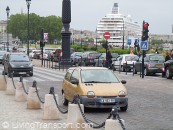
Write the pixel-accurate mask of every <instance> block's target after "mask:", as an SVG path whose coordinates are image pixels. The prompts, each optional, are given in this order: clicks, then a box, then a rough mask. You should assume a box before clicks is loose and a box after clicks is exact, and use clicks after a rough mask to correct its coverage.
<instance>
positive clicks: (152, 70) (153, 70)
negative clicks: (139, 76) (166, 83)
mask: <svg viewBox="0 0 173 130" xmlns="http://www.w3.org/2000/svg"><path fill="white" fill-rule="evenodd" d="M148 72H149V73H162V68H160V69H159V68H149V69H148Z"/></svg>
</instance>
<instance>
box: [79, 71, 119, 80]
mask: <svg viewBox="0 0 173 130" xmlns="http://www.w3.org/2000/svg"><path fill="white" fill-rule="evenodd" d="M81 82H83V83H87V82H93V83H94V82H99V83H119V80H118V78H117V77H116V76H115V74H114V73H113V72H112V71H110V70H105V69H103V70H95V69H93V70H81Z"/></svg>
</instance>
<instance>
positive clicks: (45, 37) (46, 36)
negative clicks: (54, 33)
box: [44, 33, 48, 41]
mask: <svg viewBox="0 0 173 130" xmlns="http://www.w3.org/2000/svg"><path fill="white" fill-rule="evenodd" d="M44 40H45V41H47V40H48V33H44Z"/></svg>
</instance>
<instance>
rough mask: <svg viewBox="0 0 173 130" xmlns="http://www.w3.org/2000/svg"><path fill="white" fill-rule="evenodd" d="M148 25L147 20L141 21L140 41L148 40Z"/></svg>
mask: <svg viewBox="0 0 173 130" xmlns="http://www.w3.org/2000/svg"><path fill="white" fill-rule="evenodd" d="M148 26H149V24H148V23H147V22H145V21H143V30H142V41H146V40H148V37H149V36H148V32H149V30H148Z"/></svg>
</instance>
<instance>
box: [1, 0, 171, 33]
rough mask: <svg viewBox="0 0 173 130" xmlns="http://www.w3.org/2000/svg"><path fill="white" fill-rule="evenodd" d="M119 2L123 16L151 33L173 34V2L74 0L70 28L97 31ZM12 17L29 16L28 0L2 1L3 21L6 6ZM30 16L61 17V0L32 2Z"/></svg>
mask: <svg viewBox="0 0 173 130" xmlns="http://www.w3.org/2000/svg"><path fill="white" fill-rule="evenodd" d="M114 3H118V5H119V8H120V13H121V14H125V15H131V17H132V19H133V21H135V22H138V23H139V24H141V26H142V21H143V20H144V21H146V22H148V23H149V33H150V34H172V24H173V15H172V12H173V7H172V5H173V0H165V1H164V0H145V1H143V0H71V23H70V27H71V28H74V29H78V30H91V31H95V30H96V26H97V23H98V22H99V21H100V20H101V18H103V17H104V16H105V15H106V14H109V13H111V10H112V7H113V4H114ZM7 6H9V8H10V15H12V14H13V15H15V14H17V13H21V10H23V13H27V6H26V0H0V20H6V19H7V14H6V7H7ZM30 13H35V14H37V15H40V16H50V15H56V16H60V17H61V16H62V0H31V5H30Z"/></svg>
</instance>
